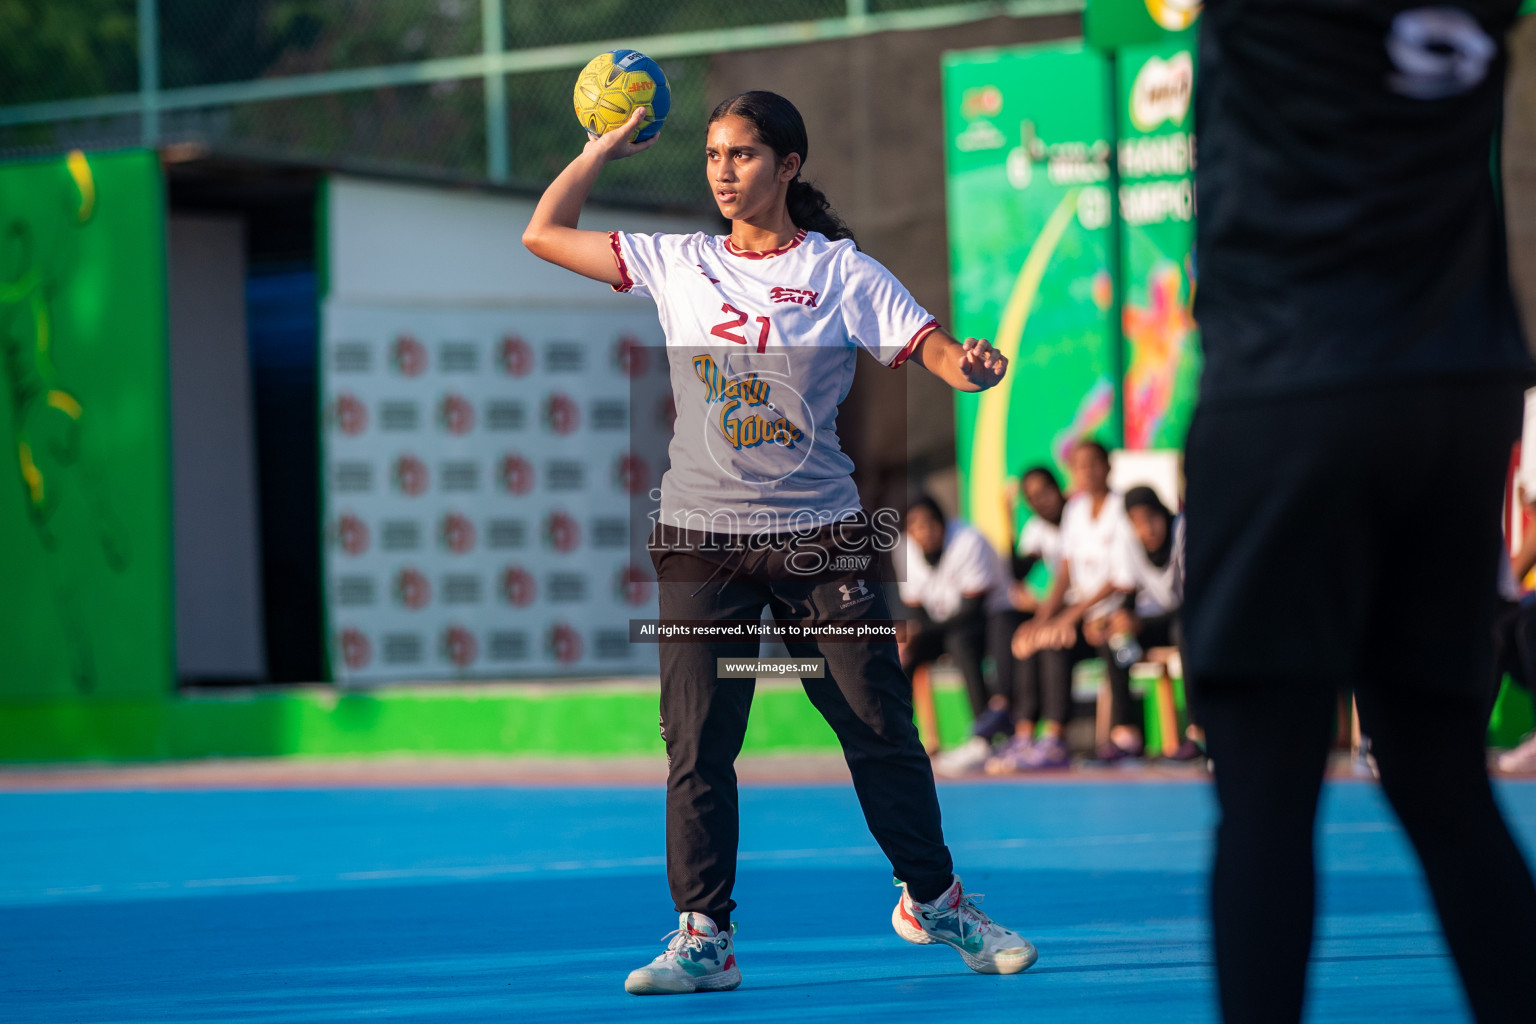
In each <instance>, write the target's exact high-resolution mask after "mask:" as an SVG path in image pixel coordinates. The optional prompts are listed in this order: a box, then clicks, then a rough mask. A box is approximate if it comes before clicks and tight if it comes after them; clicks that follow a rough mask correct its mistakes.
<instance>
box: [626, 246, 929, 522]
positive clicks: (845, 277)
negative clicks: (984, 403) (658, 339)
mask: <svg viewBox="0 0 1536 1024" xmlns="http://www.w3.org/2000/svg"><path fill="white" fill-rule="evenodd" d="M609 237H610V239H611V241H612V244H613V252H614V258H615V259H616V260H617V261H618V267H619V276H620V278H621V279H622V281H621V283H620V284H619V285H618V286H617V287H616V290H618V291H623V292H631V293H633V294H635V295H647V296H650V297H651V298H652V299H654V300H655V301H656V306H657V308H658V309H659V310H660V314H661V326H662V330H663V331H664V332H665V334H666V338H667V357H668V361H669V364H670V368H671V379H672V393H673V400H674V402H675V403H676V406H677V419H676V422H675V424H674V427H673V434H672V443H671V445H670V447H669V448H668V455H669V457H670V460H671V466H670V468H669V469H668V470H667V472H666V475H665V476H664V477H663V478H662V482H661V516H662V521H663V522H667V523H671V524H673V525H675V526H681V527H691V528H692V529H700V530H701V529H710V530H713V531H715V532H723V533H755V532H758V531H759V530H763V529H765V528H766V529H769V530H772V531H773V532H781V531H782V530H786V529H789V528H790V527H791V526H795V525H799V524H801V523H804V522H806V519H805V516H807V515H809V516H813V517H815V519H816V520H818V521H828V520H833V519H841V518H843V517H845V516H847V515H850V514H852V513H854V512H857V511H858V510H859V508H860V505H859V494H858V491H857V489H856V488H855V487H854V485H853V477H852V473H853V460H852V459H850V458H849V457H848V456H847V455H846V454H844V452H843V450H842V446H841V444H840V443H839V441H838V436H837V407H838V405H839V404H841V402H842V401H843V399H844V398H846V397H847V395H848V389H849V388H850V387H852V385H853V374H854V368H855V361H856V359H857V355H858V349H860V348H863V349H865V350H866V351H868V352H869V353H870V354H871V355H873V356H874V357H875V358H876V359H878V360H880V362H882V363H884V364H885V365H886V366H892V367H894V366H900V365H901V364H902V363H903V362H904V361H905V360H906V359H907V357H908V356H909V355H911V353H912V350H913V349H914V348H916V347H917V343H918V342H920V341H921V340H922V339H923V338H925V337H927V336H928V334H929V332H931V331H932V330H934V328H936V327H937V326H938V324H937V323H936V322H935V320H934V319H933V317H932V316H930V315H929V314H928V312H927V311H926V310H925V309H923V307H922V306H920V305H918V304H917V301H916V300H915V299H913V298H912V295H911V294H910V293H909V292H908V291H907V289H906V288H904V287H902V284H901V282H900V281H898V280H896V278H895V277H894V276H892V274H891V273H890V271H888V270H886V269H885V268H884V267H883V266H881V265H880V264H879V263H876V262H875V261H874V260H872V259H870V258H869V257H868V256H866V255H864V254H863V253H862V252H860V251H859V250H858V249H857V247H855V246H854V244H853V242H852V241H849V240H839V241H836V242H833V241H829V240H828V239H827V238H826V236H824V235H822V234H820V233H818V232H814V231H812V232H806V231H801V232H800V233H799V234H797V235H796V236H795V238H794V239H793V240H792V241H791V242H790V243H789V244H788V245H786V246H784V247H783V248H780V249H774V250H770V251H766V252H748V251H744V250H741V249H737V248H736V247H735V246H734V245H732V244H731V241H730V239H729V238H728V237H725V236H721V235H706V234H704V233H702V232H699V233H696V234H692V235H661V234H657V235H632V234H627V233H625V232H618V231H616V232H613V233H611V235H610V236H609ZM797 515H798V516H799V520H798V522H796V521H795V517H796V516H797ZM776 524H777V525H776Z"/></svg>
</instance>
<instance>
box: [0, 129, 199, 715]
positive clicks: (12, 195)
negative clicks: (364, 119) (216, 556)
mask: <svg viewBox="0 0 1536 1024" xmlns="http://www.w3.org/2000/svg"><path fill="white" fill-rule="evenodd" d="M166 361H167V332H166V280H165V210H164V186H163V182H162V179H161V173H160V165H159V161H158V158H157V157H156V155H155V154H154V153H151V152H148V151H128V152H120V153H106V154H96V155H93V156H91V157H90V158H89V159H87V158H86V157H84V156H82V155H80V154H78V153H77V154H73V155H71V156H70V157H69V158H68V159H50V160H43V161H36V162H29V163H21V164H11V165H7V166H4V167H0V566H3V569H0V650H3V651H4V655H3V664H0V701H9V700H18V699H38V698H52V699H77V698H82V697H89V698H99V699H123V698H129V697H134V698H139V699H144V698H150V697H153V696H156V695H159V694H164V693H166V692H167V691H168V690H169V689H170V687H171V686H172V685H173V682H174V676H175V670H174V654H173V650H174V649H173V646H172V632H171V630H172V625H171V561H170V557H171V556H170V481H169V472H170V469H169V460H170V455H169V451H170V449H169V439H168V423H167V419H168V412H167V410H168V397H167V391H168V383H167V374H168V370H167V362H166Z"/></svg>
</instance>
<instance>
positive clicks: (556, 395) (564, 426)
mask: <svg viewBox="0 0 1536 1024" xmlns="http://www.w3.org/2000/svg"><path fill="white" fill-rule="evenodd" d="M544 422H545V423H547V424H549V429H550V430H553V431H554V432H555V433H557V434H569V433H570V432H571V431H573V430H575V429H576V428H577V427H579V426H581V409H580V408H579V407H578V406H577V405H576V402H575V400H574V399H572V398H571V397H570V396H569V395H562V394H561V393H560V392H558V391H553V392H551V393H550V395H549V397H548V398H547V399H545V401H544Z"/></svg>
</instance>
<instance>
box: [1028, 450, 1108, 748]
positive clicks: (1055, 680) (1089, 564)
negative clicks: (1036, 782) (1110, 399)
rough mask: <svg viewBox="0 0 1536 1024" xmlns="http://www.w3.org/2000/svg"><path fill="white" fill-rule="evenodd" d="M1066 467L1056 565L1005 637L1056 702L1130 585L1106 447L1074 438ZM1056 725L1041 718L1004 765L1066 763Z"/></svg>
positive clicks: (1092, 652) (1062, 732)
mask: <svg viewBox="0 0 1536 1024" xmlns="http://www.w3.org/2000/svg"><path fill="white" fill-rule="evenodd" d="M1070 465H1071V469H1072V483H1073V490H1074V494H1073V497H1072V499H1071V500H1070V501H1068V502H1067V504H1066V507H1065V508H1064V509H1063V510H1062V514H1061V571H1060V572H1059V573H1057V575H1056V579H1055V580H1054V581H1053V582H1052V584H1051V590H1050V593H1049V594H1048V595H1046V598H1045V600H1044V601H1043V602H1041V605H1040V608H1039V610H1038V611H1037V612H1036V613H1035V617H1034V618H1033V619H1031V620H1030V621H1028V622H1026V623H1024V624H1023V625H1021V626H1020V627H1019V628H1018V631H1017V632H1015V633H1014V637H1013V654H1014V656H1015V657H1016V658H1019V659H1024V658H1028V657H1030V656H1032V655H1034V654H1037V653H1038V654H1039V655H1040V659H1039V662H1038V664H1039V666H1040V680H1041V690H1042V693H1043V694H1054V695H1055V696H1054V698H1052V699H1054V700H1060V694H1061V692H1062V690H1063V688H1064V689H1065V692H1066V695H1067V697H1066V699H1067V700H1068V702H1069V703H1070V697H1071V685H1072V684H1071V680H1072V667H1073V666H1074V665H1075V664H1077V663H1078V662H1079V661H1083V660H1085V659H1087V658H1092V657H1095V656H1096V654H1097V651H1096V650H1095V648H1094V645H1093V644H1092V643H1090V642H1089V636H1100V637H1102V636H1106V635H1107V634H1106V633H1105V632H1104V629H1105V626H1106V625H1107V623H1108V620H1109V617H1110V616H1111V615H1113V614H1114V613H1115V611H1116V610H1117V609H1119V608H1120V607H1122V605H1123V604H1124V601H1125V596H1126V594H1127V593H1129V592H1130V590H1131V581H1130V580H1129V578H1128V577H1127V575H1126V568H1125V561H1126V559H1125V552H1126V550H1127V547H1126V546H1127V545H1128V544H1129V543H1131V541H1130V539H1129V537H1130V529H1131V527H1130V521H1129V520H1128V519H1127V518H1126V514H1125V503H1124V499H1123V498H1122V497H1121V496H1120V495H1119V494H1116V493H1115V492H1114V491H1111V490H1110V489H1109V453H1108V452H1107V451H1105V449H1104V446H1103V445H1101V444H1099V443H1098V442H1097V441H1091V440H1082V441H1079V442H1077V444H1076V445H1075V446H1073V448H1072V455H1071V459H1070ZM1056 706H1059V705H1056ZM1117 724H1126V723H1117ZM1064 727H1065V722H1064V721H1055V720H1052V719H1050V718H1049V717H1047V720H1046V721H1045V722H1044V723H1043V725H1042V727H1041V731H1040V735H1039V737H1038V738H1036V739H1035V740H1034V741H1033V742H1032V743H1029V744H1028V748H1027V749H1026V750H1025V751H1023V753H1022V754H1020V755H1019V756H1018V757H1017V758H1016V760H1015V761H1014V763H1013V764H1012V765H1011V767H1013V768H1015V769H1017V770H1021V771H1031V770H1039V769H1045V768H1065V767H1067V766H1068V765H1069V764H1070V763H1071V757H1070V755H1069V752H1068V750H1067V744H1066V738H1065V728H1064Z"/></svg>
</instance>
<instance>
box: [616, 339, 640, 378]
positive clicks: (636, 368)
mask: <svg viewBox="0 0 1536 1024" xmlns="http://www.w3.org/2000/svg"><path fill="white" fill-rule="evenodd" d="M648 362H649V360H647V358H646V354H645V346H644V345H641V344H640V339H639V338H637V337H635V336H634V335H633V334H624V335H620V337H619V340H618V341H616V342H614V345H613V365H614V366H616V367H618V370H619V372H620V373H622V374H623V375H624V376H626V377H638V376H640V375H641V374H642V373H644V372H645V368H646V365H647V363H648Z"/></svg>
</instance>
